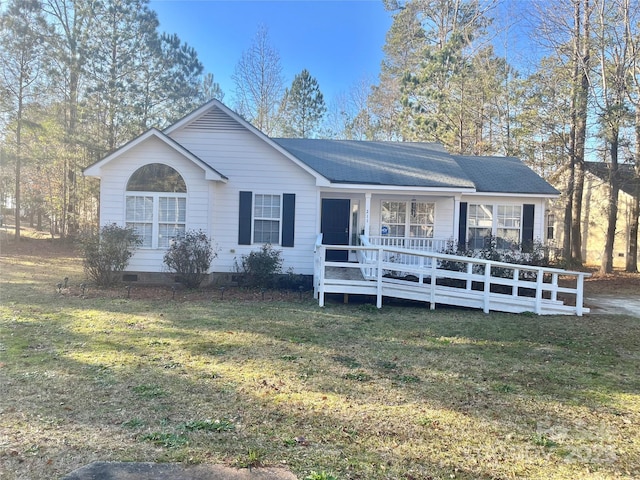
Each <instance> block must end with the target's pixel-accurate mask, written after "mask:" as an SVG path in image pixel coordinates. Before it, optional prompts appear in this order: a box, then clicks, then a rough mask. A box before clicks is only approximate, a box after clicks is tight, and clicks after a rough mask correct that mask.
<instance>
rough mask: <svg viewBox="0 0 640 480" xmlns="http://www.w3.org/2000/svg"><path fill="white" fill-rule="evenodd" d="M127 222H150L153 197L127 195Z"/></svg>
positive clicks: (151, 219)
mask: <svg viewBox="0 0 640 480" xmlns="http://www.w3.org/2000/svg"><path fill="white" fill-rule="evenodd" d="M126 210H127V211H126V219H127V222H152V221H153V197H134V196H128V197H127V208H126Z"/></svg>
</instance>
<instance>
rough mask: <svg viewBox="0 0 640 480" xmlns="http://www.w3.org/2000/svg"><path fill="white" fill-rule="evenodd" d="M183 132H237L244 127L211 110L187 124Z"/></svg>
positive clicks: (222, 113) (213, 109) (224, 114)
mask: <svg viewBox="0 0 640 480" xmlns="http://www.w3.org/2000/svg"><path fill="white" fill-rule="evenodd" d="M185 130H194V131H210V130H217V131H227V132H228V131H238V130H244V127H243V126H242V125H241V124H240V123H238V122H237V121H236V120H234V119H233V118H231V117H230V116H229V115H227V114H226V113H224V112H222V111H221V110H220V109H218V108H212V109H211V110H209V111H208V112H207V113H205V114H204V115H202V116H201V117H200V118H198V119H197V120H194V121H193V122H191V123H189V124H188V125H187V126H186V127H185Z"/></svg>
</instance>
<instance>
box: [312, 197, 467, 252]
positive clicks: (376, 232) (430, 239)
mask: <svg viewBox="0 0 640 480" xmlns="http://www.w3.org/2000/svg"><path fill="white" fill-rule="evenodd" d="M319 203H320V212H321V216H320V225H319V232H320V233H321V234H322V238H323V243H324V244H325V245H344V246H361V245H363V243H362V242H363V239H365V241H366V242H367V245H373V246H382V247H395V248H404V249H410V250H418V251H426V252H442V251H444V250H445V249H446V248H447V244H448V243H451V242H456V241H457V240H458V237H459V228H458V225H459V224H460V194H451V193H449V192H435V193H433V194H425V193H420V192H411V191H383V192H372V191H365V192H361V191H345V192H335V191H331V192H322V193H321V194H320V198H319ZM327 255H328V257H327V258H328V259H329V260H331V261H354V260H356V257H355V250H353V249H329V250H328V252H327Z"/></svg>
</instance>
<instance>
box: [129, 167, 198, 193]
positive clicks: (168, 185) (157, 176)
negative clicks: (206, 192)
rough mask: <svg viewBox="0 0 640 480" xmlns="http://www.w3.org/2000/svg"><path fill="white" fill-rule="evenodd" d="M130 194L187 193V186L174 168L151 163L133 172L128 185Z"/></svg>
mask: <svg viewBox="0 0 640 480" xmlns="http://www.w3.org/2000/svg"><path fill="white" fill-rule="evenodd" d="M127 190H128V191H129V192H174V193H186V192H187V185H186V184H185V183H184V179H183V178H182V176H181V175H180V174H179V173H178V172H177V171H176V170H175V169H173V168H172V167H170V166H168V165H163V164H161V163H150V164H149V165H145V166H144V167H140V168H139V169H138V170H136V171H135V172H133V175H131V178H129V182H128V183H127Z"/></svg>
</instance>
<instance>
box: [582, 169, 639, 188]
mask: <svg viewBox="0 0 640 480" xmlns="http://www.w3.org/2000/svg"><path fill="white" fill-rule="evenodd" d="M585 168H586V170H587V171H588V172H590V173H592V174H593V175H595V176H596V177H598V178H599V179H600V180H602V181H604V182H608V181H609V175H610V173H611V166H610V165H609V164H608V163H605V162H585ZM618 175H619V177H620V189H621V190H622V191H623V192H625V193H627V194H628V195H631V196H634V195H635V194H636V191H637V190H636V189H637V188H640V178H639V177H638V176H637V175H636V172H635V169H634V166H633V165H630V164H628V163H623V164H621V165H618Z"/></svg>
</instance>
